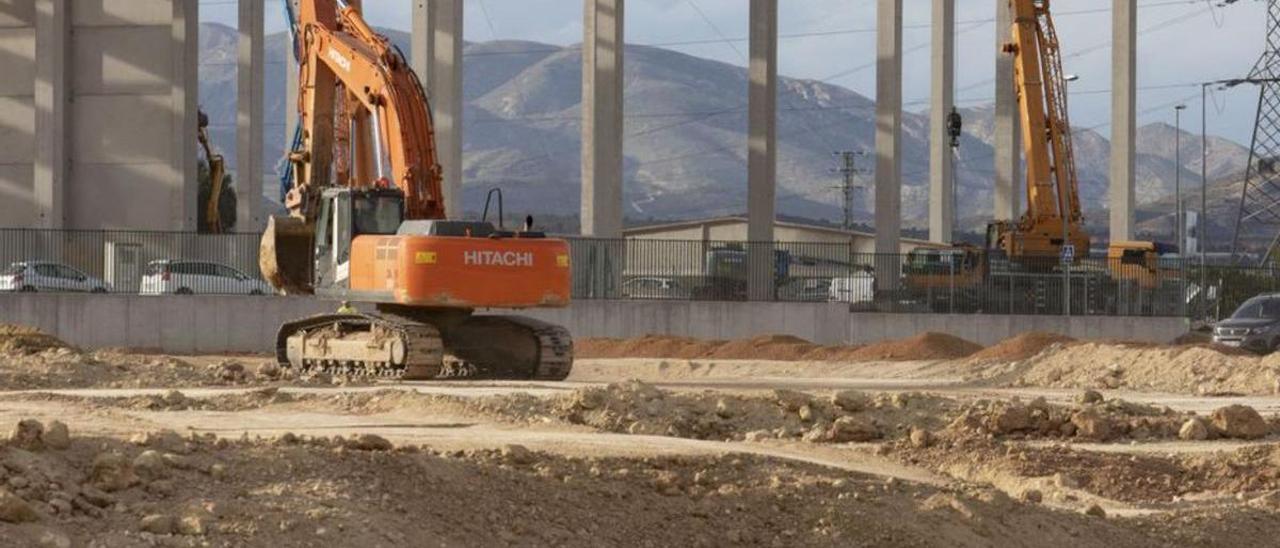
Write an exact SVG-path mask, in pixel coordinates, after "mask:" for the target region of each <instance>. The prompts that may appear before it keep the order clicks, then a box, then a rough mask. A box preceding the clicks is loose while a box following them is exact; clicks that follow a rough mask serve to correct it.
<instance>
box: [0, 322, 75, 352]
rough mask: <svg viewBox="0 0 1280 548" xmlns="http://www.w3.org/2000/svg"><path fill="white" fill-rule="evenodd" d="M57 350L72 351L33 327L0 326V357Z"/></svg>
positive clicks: (54, 338) (55, 338) (60, 341)
mask: <svg viewBox="0 0 1280 548" xmlns="http://www.w3.org/2000/svg"><path fill="white" fill-rule="evenodd" d="M59 349H72V347H71V345H69V344H67V343H65V342H63V341H62V340H61V339H59V338H57V337H54V336H53V335H50V334H48V333H45V332H43V331H40V330H39V329H36V328H34V327H29V326H25V325H15V324H0V355H3V354H18V355H27V354H35V353H38V352H44V351H46V350H59Z"/></svg>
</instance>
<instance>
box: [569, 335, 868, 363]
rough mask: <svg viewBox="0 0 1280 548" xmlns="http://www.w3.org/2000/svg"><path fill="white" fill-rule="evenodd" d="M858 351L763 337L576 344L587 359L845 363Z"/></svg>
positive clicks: (662, 337) (652, 338)
mask: <svg viewBox="0 0 1280 548" xmlns="http://www.w3.org/2000/svg"><path fill="white" fill-rule="evenodd" d="M858 348H860V347H857V346H821V345H817V344H813V343H811V342H809V341H806V340H804V339H801V338H799V337H793V336H791V335H761V336H759V337H752V338H750V339H741V340H736V341H704V340H700V339H694V338H690V337H675V336H669V335H646V336H644V337H640V338H636V339H607V338H598V339H582V340H578V341H574V354H575V355H576V356H577V357H579V358H588V359H590V358H666V359H679V360H699V359H708V360H775V361H844V360H846V359H847V357H848V356H849V354H850V353H852V352H853V351H855V350H857V349H858Z"/></svg>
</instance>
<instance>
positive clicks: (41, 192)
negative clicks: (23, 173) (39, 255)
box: [33, 0, 71, 228]
mask: <svg viewBox="0 0 1280 548" xmlns="http://www.w3.org/2000/svg"><path fill="white" fill-rule="evenodd" d="M35 10H36V23H35V28H36V36H35V42H36V43H35V55H36V60H35V61H36V62H35V70H36V80H35V112H36V120H35V129H36V136H35V138H36V146H35V172H34V179H33V181H34V187H35V188H34V190H35V202H36V203H35V205H36V209H37V212H36V215H37V218H36V226H37V227H39V228H63V227H65V226H66V220H67V214H66V211H67V210H66V201H65V196H66V186H67V166H68V165H69V161H70V150H69V143H70V141H69V140H68V133H69V131H68V128H67V109H68V108H69V106H70V105H69V104H68V101H67V97H68V96H67V93H68V90H69V89H70V86H71V81H70V71H69V62H68V58H69V56H70V52H71V14H70V13H69V12H70V10H71V1H70V0H38V1H37V2H36V5H35Z"/></svg>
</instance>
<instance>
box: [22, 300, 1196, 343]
mask: <svg viewBox="0 0 1280 548" xmlns="http://www.w3.org/2000/svg"><path fill="white" fill-rule="evenodd" d="M333 309H334V305H333V304H332V303H328V302H323V301H318V300H313V299H303V298H272V297H141V296H136V295H41V294H34V295H28V294H20V295H2V296H0V323H20V324H27V325H34V326H38V327H40V328H42V329H44V330H46V331H48V332H51V333H53V334H55V335H57V336H59V337H62V338H63V339H65V340H67V341H68V342H70V343H72V344H75V345H78V346H82V347H86V348H95V347H105V346H120V347H132V348H157V349H163V350H165V351H168V352H175V353H189V352H208V353H213V352H268V351H270V350H271V349H272V347H273V344H274V342H273V341H274V339H275V332H276V328H277V326H279V324H280V323H282V322H284V321H287V320H290V319H295V318H299V317H304V316H308V315H311V314H317V313H321V312H326V311H330V310H333ZM528 315H530V316H533V317H537V318H540V319H543V320H546V321H551V322H555V323H559V324H562V325H565V326H567V327H568V328H569V329H570V330H571V331H572V332H573V334H574V336H575V337H580V338H581V337H636V336H641V335H646V334H673V335H684V336H690V337H698V338H704V339H732V338H741V337H750V336H754V335H764V334H775V333H781V334H788V335H795V336H797V337H802V338H805V339H808V340H811V341H814V342H818V343H822V344H841V343H868V342H875V341H880V340H885V339H895V338H901V337H906V336H910V335H915V334H917V333H921V332H925V331H935V332H943V333H950V334H953V335H956V336H959V337H963V338H966V339H969V340H971V341H974V342H978V343H982V344H993V343H995V342H998V341H1000V340H1003V339H1005V338H1008V337H1011V336H1014V335H1017V334H1019V333H1023V332H1027V331H1049V332H1058V333H1065V334H1067V335H1070V336H1072V337H1076V338H1080V339H1112V340H1117V339H1119V340H1134V341H1149V342H1168V341H1169V340H1171V339H1173V338H1175V337H1177V336H1178V335H1181V334H1183V333H1185V332H1186V330H1187V324H1186V321H1185V320H1182V319H1178V318H1102V317H1076V318H1063V317H1059V316H981V315H975V316H948V315H929V314H850V313H849V311H848V308H847V307H846V306H842V305H839V304H827V303H711V302H684V301H680V302H673V301H648V302H637V301H578V302H576V303H574V305H573V307H571V308H568V309H564V310H539V311H533V312H530V313H529V314H528Z"/></svg>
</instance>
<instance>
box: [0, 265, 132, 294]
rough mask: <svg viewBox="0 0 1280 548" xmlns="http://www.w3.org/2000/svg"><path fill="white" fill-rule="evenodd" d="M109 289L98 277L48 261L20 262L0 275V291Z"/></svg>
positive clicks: (86, 290)
mask: <svg viewBox="0 0 1280 548" xmlns="http://www.w3.org/2000/svg"><path fill="white" fill-rule="evenodd" d="M110 289H111V286H110V285H108V284H107V282H104V281H102V280H101V279H99V278H95V277H93V276H90V275H88V274H85V273H84V272H81V271H79V270H76V269H74V268H71V267H69V266H67V265H64V264H61V263H55V262H51V261H22V262H18V263H13V264H11V265H9V267H8V268H6V269H4V271H3V272H0V291H19V292H24V293H32V292H37V291H40V292H46V291H78V292H82V293H106V292H107V291H110Z"/></svg>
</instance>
